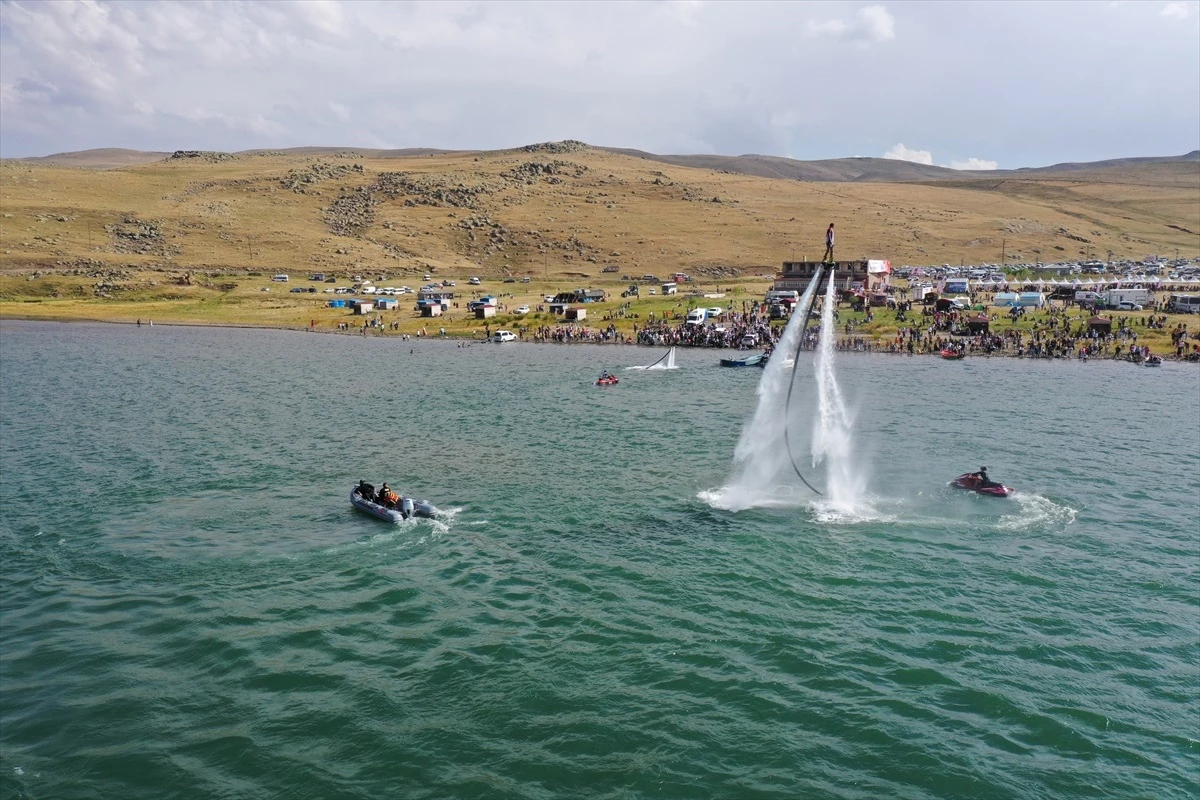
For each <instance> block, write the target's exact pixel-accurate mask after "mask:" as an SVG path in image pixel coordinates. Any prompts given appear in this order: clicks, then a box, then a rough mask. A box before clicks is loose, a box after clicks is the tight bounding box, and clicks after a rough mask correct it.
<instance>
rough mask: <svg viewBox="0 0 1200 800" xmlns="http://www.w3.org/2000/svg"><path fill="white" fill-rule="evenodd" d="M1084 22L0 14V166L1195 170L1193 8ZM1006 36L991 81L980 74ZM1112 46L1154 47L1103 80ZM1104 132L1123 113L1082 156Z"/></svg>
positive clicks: (963, 17)
mask: <svg viewBox="0 0 1200 800" xmlns="http://www.w3.org/2000/svg"><path fill="white" fill-rule="evenodd" d="M1180 3H1182V5H1179V4H1180ZM889 6H890V7H891V9H889V8H888V7H889ZM1097 7H1099V8H1101V9H1103V11H1104V12H1109V9H1106V8H1103V4H1102V3H1099V4H1086V3H1045V4H1042V5H1039V7H1038V8H1039V14H1040V17H1039V23H1038V25H1037V26H1035V28H1029V23H1028V11H1027V9H1025V7H1024V6H1023V5H1022V4H1013V3H944V2H933V1H932V0H912V2H907V3H904V4H903V5H899V4H897V3H889V2H888V1H887V0H855V2H854V3H847V2H844V0H843V2H837V3H835V2H829V1H828V0H823V1H822V2H819V3H770V2H759V3H709V2H698V1H696V0H668V1H667V2H645V1H644V0H643V1H642V2H629V3H529V2H527V0H491V1H490V2H486V3H484V2H478V0H408V1H407V2H403V3H380V2H374V1H373V0H369V1H367V2H359V1H358V0H326V1H324V2H297V1H293V2H286V3H281V2H272V1H271V0H235V2H214V0H203V1H202V2H192V3H180V2H177V0H137V2H131V0H73V2H67V3H64V2H37V1H35V0H0V154H2V155H4V156H24V155H42V154H45V153H48V152H59V151H67V150H80V149H85V148H88V147H99V146H124V147H132V148H138V149H144V150H172V149H177V148H186V149H192V148H195V149H219V150H240V149H250V148H266V149H276V148H283V147H294V146H300V145H311V144H314V143H332V144H337V145H342V146H348V147H355V146H358V147H365V146H377V147H420V146H427V147H445V148H455V149H474V148H483V149H492V148H502V147H513V146H517V145H522V144H529V143H531V142H539V141H546V140H549V139H561V138H575V139H582V140H584V141H587V142H591V143H593V144H599V145H612V146H617V147H635V148H639V149H644V150H650V151H654V152H658V153H721V154H737V153H763V154H770V155H788V156H791V157H794V158H800V159H816V158H837V157H842V156H845V155H846V154H847V153H855V152H857V153H865V154H878V153H881V152H883V151H884V150H886V149H888V147H889V145H888V142H892V143H895V142H897V141H898V140H902V139H908V140H909V141H917V142H920V143H922V146H924V147H926V148H928V151H926V150H921V149H919V148H913V149H909V148H907V147H904V148H895V149H893V151H891V152H890V155H891V156H892V157H896V158H906V159H909V160H911V161H915V162H918V163H925V164H932V163H935V160H934V157H933V156H932V154H931V152H930V151H932V150H933V149H935V148H936V149H937V151H938V152H941V153H944V154H954V157H955V158H961V159H962V160H964V161H965V163H966V164H968V165H971V164H973V163H974V162H971V161H970V160H969V159H967V157H966V156H965V155H960V154H963V153H986V154H987V157H988V158H996V159H997V160H998V161H999V162H1000V163H1002V164H1005V165H1029V166H1036V165H1039V164H1050V163H1055V162H1061V161H1086V160H1091V159H1094V158H1096V159H1098V158H1116V157H1121V156H1131V155H1155V154H1160V155H1166V154H1170V153H1183V152H1187V151H1189V150H1193V149H1195V142H1196V140H1197V138H1198V137H1200V70H1197V69H1196V64H1197V63H1200V52H1198V51H1200V37H1197V35H1196V32H1195V28H1194V26H1195V23H1196V20H1197V17H1198V16H1200V14H1198V13H1197V12H1198V11H1200V6H1198V5H1197V3H1196V2H1195V0H1155V2H1150V3H1147V2H1145V0H1139V2H1137V3H1132V2H1130V3H1127V4H1124V5H1121V6H1119V7H1118V8H1115V9H1113V10H1112V12H1111V13H1097ZM1185 12H1186V19H1185V20H1184V21H1183V22H1180V21H1179V19H1180V17H1179V15H1181V14H1184V13H1185ZM797 31H799V32H800V37H799V38H798V37H797V36H796V32H797ZM1018 32H1028V34H1029V35H1028V36H1026V35H1025V33H1021V34H1020V38H1021V41H1022V57H1021V58H1020V59H1016V60H1010V63H1008V64H1006V67H1005V69H1004V70H1003V71H999V72H998V71H997V70H996V69H995V65H994V63H993V62H991V61H989V60H987V59H981V58H979V54H980V53H987V52H995V51H997V49H998V48H1002V47H1003V46H1004V43H1005V42H1011V41H1012V37H1013V36H1014V35H1016V34H1017V33H1018ZM1128 41H1154V42H1156V43H1157V44H1158V45H1160V46H1158V47H1157V49H1156V50H1155V56H1154V58H1136V57H1130V58H1112V59H1096V58H1095V53H1096V52H1104V51H1114V52H1116V51H1119V50H1120V48H1121V47H1123V46H1124V45H1125V44H1126V43H1127V42H1128ZM1072 63H1087V64H1088V69H1087V70H1084V71H1076V72H1074V73H1071V75H1070V76H1069V78H1070V79H1069V81H1068V84H1069V86H1068V90H1064V89H1063V88H1062V85H1057V86H1056V85H1054V84H1053V82H1047V81H1046V80H1045V76H1046V75H1051V74H1057V73H1061V71H1062V69H1063V65H1064V64H1072ZM947 65H951V66H949V67H948V66H947ZM1065 79H1066V77H1064V80H1065ZM1099 107H1120V108H1121V109H1122V114H1120V115H1118V116H1117V117H1114V118H1113V119H1112V120H1109V121H1107V122H1106V124H1105V125H1103V126H1100V127H1099V128H1096V129H1095V130H1092V131H1091V132H1090V133H1089V135H1088V136H1087V137H1082V138H1081V137H1080V136H1079V135H1078V119H1079V118H1081V117H1084V116H1086V115H1087V114H1088V113H1091V111H1092V110H1094V109H1095V108H1099ZM1146 119H1155V120H1156V121H1157V123H1158V124H1156V125H1150V126H1148V125H1146V124H1145V120H1146ZM1030 120H1036V121H1037V125H1038V128H1039V135H1038V136H1036V137H1030V136H1027V135H1025V133H1027V130H1028V125H1029V124H1030ZM944 160H945V161H949V160H950V156H949V155H947V156H945V159H944ZM978 161H979V162H980V163H986V159H984V158H980V159H978ZM936 163H939V164H940V163H941V161H938V162H936Z"/></svg>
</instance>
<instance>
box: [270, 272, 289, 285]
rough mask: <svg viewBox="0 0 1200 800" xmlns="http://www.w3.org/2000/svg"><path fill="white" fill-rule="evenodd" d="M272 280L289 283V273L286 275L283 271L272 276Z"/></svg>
mask: <svg viewBox="0 0 1200 800" xmlns="http://www.w3.org/2000/svg"><path fill="white" fill-rule="evenodd" d="M271 280H273V281H275V282H276V283H287V282H288V276H287V275H284V274H283V273H282V272H281V273H279V274H278V275H276V276H275V277H274V278H271Z"/></svg>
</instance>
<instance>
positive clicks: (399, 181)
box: [371, 172, 497, 209]
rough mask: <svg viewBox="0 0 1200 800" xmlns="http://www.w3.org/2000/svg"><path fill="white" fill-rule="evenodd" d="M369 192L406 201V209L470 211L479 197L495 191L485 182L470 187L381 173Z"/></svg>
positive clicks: (439, 177)
mask: <svg viewBox="0 0 1200 800" xmlns="http://www.w3.org/2000/svg"><path fill="white" fill-rule="evenodd" d="M371 188H372V189H373V190H374V191H377V192H379V193H381V194H385V195H387V196H388V197H389V198H397V197H406V199H405V201H404V204H405V205H406V206H418V205H421V206H434V207H437V208H442V207H447V206H449V207H451V208H472V209H473V208H476V207H477V203H478V199H479V198H480V197H481V196H483V195H488V194H492V193H493V192H495V191H496V189H497V187H495V186H492V185H491V184H489V183H487V182H484V183H477V184H475V185H473V186H469V185H467V184H466V183H465V182H463V181H461V180H458V181H456V180H455V179H454V178H453V177H452V176H449V175H437V174H430V175H417V176H414V175H412V174H411V173H408V172H382V173H380V175H379V179H378V180H376V181H375V184H374V185H373V186H372V187H371Z"/></svg>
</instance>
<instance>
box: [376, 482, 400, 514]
mask: <svg viewBox="0 0 1200 800" xmlns="http://www.w3.org/2000/svg"><path fill="white" fill-rule="evenodd" d="M399 499H400V496H399V495H397V494H396V493H395V492H393V491H392V490H391V488H390V487H388V485H387V484H386V483H385V484H384V485H383V487H382V488H381V489H380V490H379V503H380V504H381V505H384V506H387V507H388V508H395V507H396V501H397V500H399Z"/></svg>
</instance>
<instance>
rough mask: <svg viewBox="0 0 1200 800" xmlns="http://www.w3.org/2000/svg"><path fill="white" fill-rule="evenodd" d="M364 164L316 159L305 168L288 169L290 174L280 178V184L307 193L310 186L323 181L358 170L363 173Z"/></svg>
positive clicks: (294, 190)
mask: <svg viewBox="0 0 1200 800" xmlns="http://www.w3.org/2000/svg"><path fill="white" fill-rule="evenodd" d="M362 171H363V167H362V164H330V163H328V162H325V161H314V162H313V163H311V164H309V165H308V166H306V167H304V168H303V169H292V170H288V174H287V175H285V176H283V177H282V178H280V179H279V185H280V186H282V187H283V188H284V189H291V190H292V191H293V192H295V193H296V194H306V193H307V191H308V187H310V186H312V185H313V184H316V183H320V182H321V181H328V180H333V179H335V178H341V177H345V176H346V175H350V174H352V173H355V172H357V173H358V174H360V175H361V174H362Z"/></svg>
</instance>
